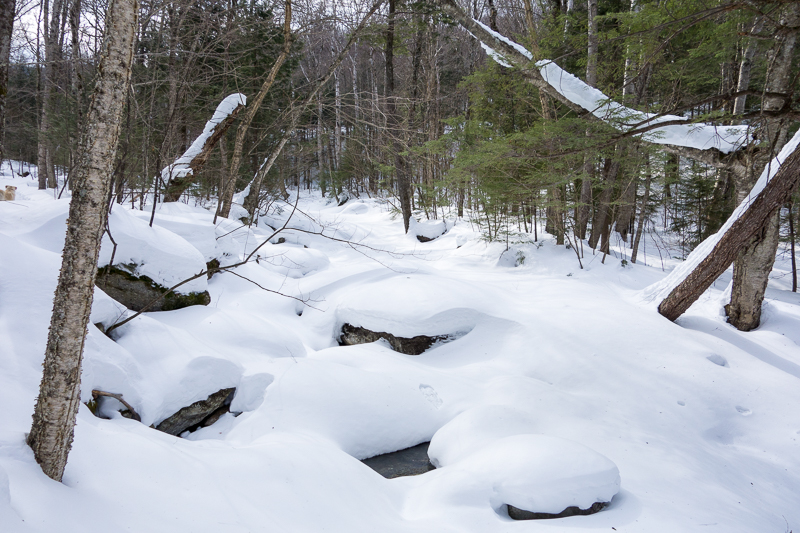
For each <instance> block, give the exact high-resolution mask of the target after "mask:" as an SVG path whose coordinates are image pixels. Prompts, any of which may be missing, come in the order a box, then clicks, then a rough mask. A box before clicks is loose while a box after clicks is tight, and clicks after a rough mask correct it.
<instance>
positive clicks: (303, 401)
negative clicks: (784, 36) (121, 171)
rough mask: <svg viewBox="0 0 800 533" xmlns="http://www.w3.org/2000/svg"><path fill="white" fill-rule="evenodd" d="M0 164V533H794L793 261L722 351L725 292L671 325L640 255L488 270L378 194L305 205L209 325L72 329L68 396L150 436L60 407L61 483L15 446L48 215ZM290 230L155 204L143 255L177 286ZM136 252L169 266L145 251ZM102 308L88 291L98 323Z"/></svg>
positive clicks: (55, 208) (522, 258)
mask: <svg viewBox="0 0 800 533" xmlns="http://www.w3.org/2000/svg"><path fill="white" fill-rule="evenodd" d="M15 168H16V167H15ZM3 170H4V171H5V173H4V174H3V175H2V177H0V187H4V186H5V185H9V184H10V185H16V186H18V190H17V200H16V201H15V202H0V250H2V252H0V339H2V341H3V342H2V348H1V349H0V531H2V532H17V531H24V532H27V531H41V532H50V531H61V532H72V531H76V532H77V531H88V530H102V531H137V532H151V531H187V532H189V531H191V532H205V531H208V532H212V531H213V532H245V531H249V532H258V531H270V532H272V531H286V532H306V531H308V532H317V531H336V532H339V531H341V532H348V533H350V532H362V531H363V532H369V533H374V532H392V531H398V532H400V531H402V532H405V531H420V532H432V533H433V532H435V533H443V532H451V531H452V532H456V531H458V532H461V531H463V532H499V531H548V532H556V531H569V532H575V531H582V530H592V531H597V530H604V531H613V530H612V528H614V529H615V530H616V531H629V532H636V531H640V532H648V533H659V532H664V533H675V532H691V531H703V532H712V531H716V532H724V533H730V532H779V533H786V532H788V531H790V530H793V529H795V530H796V529H800V410H798V408H797V406H798V405H800V387H799V386H798V385H800V381H798V380H800V348H799V347H798V343H800V333H799V332H800V296H798V295H797V294H793V293H791V292H789V291H788V290H787V283H788V284H789V286H790V283H791V282H790V281H787V280H789V279H790V278H789V276H787V275H786V270H787V268H789V267H788V266H787V265H788V262H789V259H788V256H786V255H782V256H781V258H780V259H779V261H778V263H777V265H776V271H775V272H774V273H773V275H774V278H775V279H774V280H773V283H772V285H771V288H770V290H769V291H768V293H767V302H766V304H765V306H766V307H765V313H764V323H763V325H762V327H760V328H759V329H757V330H756V331H753V332H750V333H741V332H738V331H737V330H735V329H733V328H731V327H730V326H728V325H727V324H726V323H725V321H724V319H723V317H722V315H721V305H722V303H723V291H724V289H725V285H726V280H725V279H723V280H721V281H720V282H718V283H717V284H716V286H715V287H716V288H712V289H711V290H709V291H708V293H707V294H706V295H705V296H704V297H703V298H702V299H701V300H700V301H699V302H698V303H697V304H695V306H694V307H693V308H692V309H690V311H689V313H687V314H686V315H685V316H684V317H682V318H681V319H680V320H679V321H678V323H677V324H674V323H671V322H669V321H667V320H665V319H664V318H662V317H661V316H660V315H658V314H657V313H656V312H655V311H654V310H653V309H652V308H650V307H649V306H646V305H644V304H642V303H641V301H642V298H641V290H642V289H644V288H645V287H647V286H649V285H651V284H652V283H655V282H657V281H659V280H661V279H662V278H663V277H664V276H665V275H666V272H665V271H664V270H662V261H661V259H662V258H660V257H659V255H658V253H657V250H656V247H655V246H654V244H655V243H654V241H651V242H648V244H647V256H646V257H645V256H643V255H642V252H641V251H640V256H639V257H640V259H639V262H638V264H636V265H627V266H623V265H622V264H621V261H620V257H621V256H619V253H621V252H622V250H618V251H617V256H616V257H615V256H609V257H608V258H606V261H605V264H602V263H601V257H600V256H591V253H590V252H591V251H590V250H589V249H588V248H586V247H584V252H585V257H584V260H583V263H584V266H585V267H586V268H585V269H580V267H579V266H578V261H577V259H576V256H575V253H574V251H573V250H568V249H565V248H564V247H556V246H555V244H554V243H553V241H552V240H550V239H545V240H544V242H543V243H539V244H534V243H529V244H515V245H513V246H512V247H511V248H510V249H509V250H508V251H506V248H505V244H500V243H491V244H487V243H486V242H485V241H484V240H482V239H481V238H480V235H478V234H477V233H475V232H474V231H473V230H472V228H471V226H470V224H469V223H467V222H464V221H456V223H455V225H454V226H453V225H452V224H451V223H448V224H443V225H442V227H443V228H444V229H447V231H446V233H445V234H444V235H443V236H441V237H439V238H437V239H435V240H433V241H431V242H427V243H420V242H419V241H418V240H417V239H416V238H415V237H414V236H412V235H405V234H404V233H403V226H402V221H401V220H400V219H398V218H394V219H393V218H392V216H391V214H390V213H389V212H388V211H387V209H386V207H385V205H384V204H381V203H379V202H378V201H376V200H359V199H352V200H350V201H348V202H347V203H345V204H344V205H342V206H337V204H336V202H329V201H327V200H326V199H321V198H319V196H318V195H309V196H305V193H304V196H303V197H301V199H300V200H299V203H298V212H296V213H295V215H294V218H293V219H292V221H291V222H290V226H293V227H296V228H300V229H302V230H304V231H302V232H300V231H294V232H292V231H286V232H283V233H281V234H280V235H279V236H281V237H283V238H284V239H285V242H282V243H278V242H279V241H278V237H279V236H276V237H273V238H272V240H271V241H272V242H274V243H276V244H266V245H264V246H263V247H262V248H261V249H260V250H259V253H258V255H259V261H258V263H255V262H253V263H250V264H248V265H245V266H243V267H239V268H238V269H236V271H235V272H236V273H237V274H239V275H240V276H243V277H238V276H236V275H234V274H230V273H222V274H217V275H215V276H214V277H213V278H212V279H211V280H208V282H207V288H208V290H209V292H210V294H211V304H210V305H209V306H207V307H203V306H194V307H190V308H185V309H181V310H178V311H168V312H159V313H147V314H145V315H142V316H141V317H139V318H136V319H134V320H133V321H131V322H130V323H128V324H127V325H125V326H122V327H120V328H119V329H117V330H116V331H115V332H114V333H113V334H112V335H113V336H114V337H115V340H113V341H112V340H111V339H109V338H108V337H106V336H105V335H103V334H102V333H101V332H100V330H99V329H97V328H96V327H94V326H90V331H89V336H88V339H87V342H86V351H85V356H84V367H83V378H82V379H83V382H82V390H83V394H82V399H83V400H84V401H87V400H89V399H90V395H91V390H92V389H93V388H97V389H102V390H105V391H110V392H115V393H122V394H123V395H124V398H125V399H126V400H127V401H128V402H129V403H131V404H132V405H133V406H134V407H135V408H136V410H137V411H138V412H139V414H140V415H141V417H142V422H143V423H139V422H135V421H132V420H129V419H126V418H122V417H121V416H116V417H115V418H113V419H111V420H102V419H99V418H96V417H94V416H93V415H92V414H91V412H90V411H89V409H88V408H86V407H85V406H81V410H80V412H79V414H78V423H77V427H76V433H75V442H74V445H73V448H72V452H71V454H70V458H69V463H68V465H67V470H66V475H65V478H64V483H63V484H59V483H56V482H54V481H52V480H50V479H49V478H47V477H46V476H45V475H44V474H42V472H41V470H40V469H39V467H38V465H37V464H36V463H35V461H34V459H33V455H32V452H31V450H30V449H29V448H28V447H27V446H26V445H25V433H26V432H27V431H28V430H29V427H30V422H31V414H32V412H33V406H34V402H35V397H36V395H37V392H38V386H39V380H40V378H41V363H42V359H43V354H44V346H45V341H46V336H47V327H48V324H49V315H50V310H51V305H52V295H53V290H54V287H55V283H56V278H57V274H58V270H59V267H60V257H59V253H58V251H59V247H60V245H61V242H62V240H63V234H64V229H65V226H64V221H65V217H66V207H65V206H66V203H67V201H68V200H66V199H62V200H55V199H54V198H53V194H52V191H50V192H43V191H38V190H37V189H36V188H35V187H27V186H26V185H25V183H26V181H27V182H32V179H31V177H28V178H22V177H19V176H17V177H13V178H12V177H11V175H10V174H9V173H8V167H7V165H4V167H3ZM114 211H115V212H116V211H119V214H118V215H117V216H116V217H115V218H112V227H111V229H112V233H113V232H114V226H113V224H114V221H115V220H117V221H119V220H128V222H130V224H129V227H130V228H134V230H129V233H136V230H135V227H138V226H137V225H136V224H135V223H132V222H131V220H135V219H136V218H141V219H144V220H149V216H146V215H149V213H143V212H137V211H130V210H129V208H128V207H124V206H120V205H116V206H114ZM291 211H292V205H284V206H283V209H282V212H280V213H278V212H275V213H272V214H271V215H270V216H269V217H264V218H262V222H261V224H260V226H259V227H258V228H253V230H246V229H245V228H241V227H240V224H238V223H237V222H236V221H234V220H222V221H221V222H219V223H218V225H217V226H216V227H215V226H214V225H213V224H212V223H211V221H212V219H213V211H208V210H206V209H203V208H200V207H191V206H187V205H184V204H171V205H170V204H167V205H164V206H162V208H161V209H160V211H159V213H158V215H157V216H156V226H157V227H158V228H159V229H158V230H157V231H155V230H152V235H156V236H157V235H166V234H167V233H168V234H169V238H170V239H171V241H170V242H171V243H173V244H171V245H170V246H169V247H168V248H169V249H168V250H166V251H164V253H167V252H169V253H173V254H179V255H182V256H185V257H188V258H189V259H191V261H189V260H188V259H187V261H184V262H183V263H180V265H179V267H180V268H181V269H184V270H185V269H187V268H188V269H189V270H191V268H193V267H192V266H191V265H195V266H196V264H199V263H198V262H199V257H200V256H203V257H204V258H205V259H206V260H207V259H209V258H211V257H221V258H222V262H223V264H232V263H234V262H236V261H237V260H241V257H242V254H244V253H249V252H251V251H252V250H254V249H255V248H256V247H257V246H258V245H259V244H260V243H261V242H263V241H264V239H266V238H267V237H269V236H270V235H272V233H273V230H272V229H270V227H268V226H267V224H269V225H270V226H272V227H279V226H281V225H282V224H283V223H284V222H285V220H286V217H288V215H289V213H291ZM123 213H124V214H123ZM165 232H166V233H165ZM122 233H123V232H122V231H121V232H120V234H122ZM140 233H142V232H140ZM318 233H324V234H325V235H327V236H330V237H334V238H336V239H342V240H348V241H350V243H349V244H348V243H347V242H342V240H331V239H327V238H325V237H323V236H321V235H318ZM420 234H422V232H421V231H420ZM142 235H143V233H142ZM143 238H144V237H143ZM145 248H146V249H148V250H155V251H153V252H150V253H152V254H153V257H152V258H151V259H150V260H151V263H152V264H153V265H158V268H160V269H163V264H161V263H159V261H160V260H163V258H164V255H158V252H157V250H159V248H158V246H151V247H150V248H147V247H144V248H137V250H140V249H145ZM183 250H186V252H185V253H184V252H183ZM104 253H107V252H104ZM131 257H133V255H131ZM135 259H136V260H137V261H146V260H147V259H148V257H144V258H141V257H138V256H136V258H135ZM192 261H194V263H192ZM645 263H646V265H647V266H645ZM676 263H678V261H676V260H673V259H669V258H666V260H665V261H664V265H665V267H666V271H667V272H668V271H669V270H670V269H671V268H674V266H675V264H676ZM187 265H188V266H187ZM149 272H151V273H153V272H155V274H153V275H155V276H162V280H163V281H165V282H167V281H168V280H169V279H172V278H171V277H170V276H175V275H177V276H180V275H182V274H180V273H169V272H162V271H161V270H158V269H157V268H155V267H154V268H153V269H152V270H150V271H149ZM158 272H162V273H161V274H158ZM181 272H182V271H181ZM245 278H247V279H245ZM157 281H158V280H157ZM264 289H268V290H270V291H279V292H282V293H284V294H286V295H290V296H294V297H296V298H298V299H300V300H304V301H305V303H302V302H300V301H298V300H297V299H291V298H287V297H285V296H280V295H278V294H275V293H274V292H268V291H266V290H264ZM122 313H124V310H121V309H120V307H119V305H115V303H114V302H113V301H111V300H110V298H108V297H107V296H105V295H104V294H102V293H101V292H100V291H99V290H98V291H97V292H96V296H95V306H94V310H93V317H92V321H93V322H94V323H96V322H103V323H104V324H105V325H106V326H108V325H111V324H112V323H113V322H114V321H115V320H117V319H118V317H119V316H120V315H121V314H122ZM345 322H347V323H351V324H354V325H359V326H362V327H365V328H369V329H373V330H377V331H387V332H390V333H393V334H395V335H397V336H405V337H410V336H414V335H422V334H424V335H434V336H438V335H451V334H452V335H454V337H455V340H452V341H450V342H444V343H437V344H436V345H434V347H432V348H431V349H430V350H428V351H427V352H425V353H424V354H422V355H419V356H407V355H403V354H400V353H397V352H394V351H392V350H391V349H390V348H389V346H388V344H387V343H385V342H383V341H379V342H376V343H373V344H365V345H359V346H346V347H340V346H338V344H337V342H336V337H337V334H338V332H339V330H340V328H341V326H342V324H343V323H345ZM456 334H457V335H456ZM232 386H235V387H237V393H236V397H235V399H234V402H233V405H232V410H234V411H242V414H241V415H240V416H238V417H234V416H233V415H232V414H227V415H224V416H223V417H222V418H221V419H220V420H219V421H218V422H217V423H216V424H214V425H212V426H210V427H208V428H204V429H201V430H198V431H197V432H195V433H192V434H190V435H188V436H187V438H183V439H181V438H177V437H172V436H170V435H167V434H164V433H161V432H158V431H156V430H153V429H150V428H149V426H150V424H152V423H158V422H159V421H160V420H162V419H163V418H165V417H166V416H168V415H170V414H171V413H173V412H175V411H176V410H177V409H179V408H180V407H182V406H185V405H188V404H190V403H192V402H194V401H197V400H201V399H204V398H205V397H206V396H208V395H209V394H211V393H213V392H215V391H217V390H219V389H222V388H225V387H232ZM431 439H432V444H431V448H430V450H429V454H430V456H431V459H432V460H433V462H434V464H435V465H437V466H438V468H437V469H436V470H434V471H431V472H429V473H426V474H423V475H420V476H416V477H405V478H397V479H393V480H387V479H384V478H383V477H381V476H380V475H378V474H377V473H375V472H374V471H372V470H371V469H370V468H368V467H367V466H365V465H364V464H362V463H361V462H360V461H359V459H362V458H366V457H370V456H373V455H376V454H380V453H384V452H390V451H394V450H398V449H402V448H405V447H408V446H412V445H415V444H418V443H420V442H424V441H428V440H431ZM617 476H618V477H617ZM618 483H619V485H618ZM614 493H616V495H615V496H614V498H613V500H612V502H611V505H610V506H609V507H608V508H607V509H605V510H603V511H602V512H600V513H597V514H595V515H591V516H574V517H569V518H562V519H556V520H545V521H541V520H539V521H513V520H511V519H510V518H509V517H508V516H507V515H505V514H504V510H503V507H502V504H503V503H509V504H512V505H517V506H520V507H524V506H526V505H527V506H531V505H533V506H539V507H540V510H542V511H543V512H548V510H547V509H551V511H552V510H555V509H556V508H557V507H559V506H562V505H563V504H564V503H565V502H572V503H569V504H570V505H579V506H585V504H586V503H587V502H591V501H592V500H597V499H598V498H599V499H602V498H606V497H610V496H611V495H613V494H614Z"/></svg>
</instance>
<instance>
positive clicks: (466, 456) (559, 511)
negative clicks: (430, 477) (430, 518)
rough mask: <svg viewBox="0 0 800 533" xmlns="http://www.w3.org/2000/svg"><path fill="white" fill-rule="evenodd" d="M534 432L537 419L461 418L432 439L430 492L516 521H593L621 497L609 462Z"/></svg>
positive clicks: (498, 414)
mask: <svg viewBox="0 0 800 533" xmlns="http://www.w3.org/2000/svg"><path fill="white" fill-rule="evenodd" d="M535 431H536V422H535V420H534V419H533V418H532V417H530V416H528V415H526V414H525V413H522V412H521V411H518V410H516V409H514V408H511V407H505V406H484V407H481V408H477V409H470V410H468V411H465V412H464V413H462V414H461V415H459V416H457V417H456V418H454V419H453V420H451V421H450V422H449V423H447V424H445V425H444V426H443V427H442V428H440V429H439V431H437V432H436V434H435V435H434V436H433V439H431V444H430V447H429V448H428V456H429V458H430V460H431V463H432V464H433V465H434V466H436V467H437V472H441V477H439V478H437V479H436V480H435V481H434V482H433V487H430V488H429V489H427V490H429V491H431V490H435V491H436V492H438V493H440V494H441V495H449V497H458V498H469V499H473V498H486V499H488V503H489V504H490V505H491V506H492V507H493V508H494V509H496V510H498V511H500V510H501V509H507V510H508V513H509V516H511V517H512V518H515V519H530V518H555V517H561V516H571V515H575V514H590V513H593V512H597V511H600V510H601V509H603V508H604V507H605V506H606V505H607V504H608V502H610V501H611V499H612V498H613V497H614V495H616V494H617V492H619V487H620V476H619V470H618V469H617V466H616V465H615V464H614V463H613V462H612V461H611V460H609V459H608V458H607V457H605V456H603V455H601V454H599V453H597V452H596V451H594V450H592V449H590V448H588V447H586V446H584V445H582V444H579V443H577V442H573V441H570V440H566V439H562V438H558V437H551V436H547V435H540V434H536V433H535ZM465 479H468V480H470V481H469V483H464V480H465ZM464 491H467V492H469V493H470V494H465V493H464ZM456 495H459V496H456Z"/></svg>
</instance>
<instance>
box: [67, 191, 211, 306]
mask: <svg viewBox="0 0 800 533" xmlns="http://www.w3.org/2000/svg"><path fill="white" fill-rule="evenodd" d="M108 225H109V228H110V230H111V235H112V237H113V239H114V240H113V242H116V243H117V248H116V251H114V244H113V242H112V241H111V238H109V236H108V233H106V234H104V235H103V243H102V246H101V247H100V258H99V261H98V265H99V266H106V265H108V264H109V262H110V261H111V255H112V253H113V255H114V266H117V267H118V268H122V269H124V270H128V271H130V272H131V274H134V275H135V276H147V277H149V278H150V279H152V280H153V281H155V282H156V283H158V284H159V285H161V286H163V287H172V286H173V285H177V284H178V283H180V282H181V281H183V280H185V279H187V278H190V277H192V276H194V275H195V274H198V273H200V272H202V271H203V270H205V269H206V260H205V258H204V257H203V254H202V253H201V252H200V251H199V250H198V249H197V248H195V247H194V246H192V245H191V244H190V243H189V241H187V240H186V239H184V238H183V237H181V236H179V235H178V234H176V233H173V232H171V231H169V230H167V229H165V228H163V227H161V226H160V225H156V224H154V225H153V227H150V226H149V224H148V222H146V221H145V220H143V219H142V218H139V217H136V216H133V215H132V214H131V212H130V210H128V209H127V208H126V207H123V206H121V205H118V206H116V207H115V208H114V209H113V210H112V212H111V214H110V215H109V217H108ZM62 247H63V245H62ZM207 287H208V284H207V282H206V279H205V277H200V278H197V279H195V280H192V281H190V282H189V283H187V284H185V285H182V286H180V287H178V288H177V289H176V292H180V293H183V294H189V293H191V292H202V291H205V290H206V288H207Z"/></svg>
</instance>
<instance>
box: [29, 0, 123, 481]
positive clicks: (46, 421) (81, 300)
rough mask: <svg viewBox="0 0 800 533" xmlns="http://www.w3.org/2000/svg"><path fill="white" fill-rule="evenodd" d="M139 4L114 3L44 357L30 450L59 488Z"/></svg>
mask: <svg viewBox="0 0 800 533" xmlns="http://www.w3.org/2000/svg"><path fill="white" fill-rule="evenodd" d="M138 11H139V10H138V1H137V0H111V2H110V3H109V5H108V12H107V14H106V29H105V37H104V41H103V49H102V53H101V57H100V62H99V64H98V67H97V69H98V75H97V82H96V85H95V89H94V94H93V96H92V102H91V106H90V108H89V113H88V115H87V129H86V131H85V133H84V135H83V139H82V143H81V144H82V147H81V153H80V163H79V165H78V168H77V169H76V170H75V175H74V177H73V180H74V181H73V182H72V183H73V196H72V201H71V203H70V211H69V227H68V228H67V237H66V241H65V244H64V254H63V262H62V266H61V273H60V274H59V278H58V286H57V288H56V293H55V299H54V302H53V316H52V318H51V321H50V332H49V334H48V338H47V348H46V350H45V360H44V375H43V377H42V382H41V386H40V389H39V398H38V400H37V402H36V409H35V412H34V414H33V426H32V428H31V432H30V435H29V436H28V444H29V445H30V447H31V448H32V449H33V453H34V456H35V457H36V461H37V462H38V463H39V464H40V465H41V467H42V470H43V471H44V473H45V474H47V475H48V476H50V477H51V478H52V479H54V480H56V481H61V478H62V476H63V475H64V468H65V467H66V464H67V456H68V454H69V451H70V448H71V446H72V438H73V431H74V426H75V417H76V415H77V413H78V405H79V403H80V376H81V357H82V354H83V344H84V340H85V337H86V327H87V325H88V322H89V313H90V311H91V308H92V298H93V294H94V281H95V276H96V274H97V257H98V254H99V251H100V242H101V238H102V235H103V229H104V227H105V223H106V220H107V217H108V198H109V194H110V188H111V175H112V170H113V164H114V157H115V155H116V150H117V143H118V140H119V132H120V124H121V121H122V111H123V108H124V106H125V101H126V98H127V96H128V88H129V86H130V78H131V62H132V60H133V48H134V39H135V35H136V29H137V26H138Z"/></svg>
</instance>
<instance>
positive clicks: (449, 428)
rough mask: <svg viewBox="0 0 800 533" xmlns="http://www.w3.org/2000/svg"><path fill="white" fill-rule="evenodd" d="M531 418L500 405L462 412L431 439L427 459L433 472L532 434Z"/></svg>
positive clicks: (533, 424)
mask: <svg viewBox="0 0 800 533" xmlns="http://www.w3.org/2000/svg"><path fill="white" fill-rule="evenodd" d="M535 428H536V422H535V420H534V419H533V417H532V416H530V415H528V414H526V413H524V412H523V411H519V410H517V409H514V408H513V407H507V406H502V405H486V406H479V407H474V408H472V409H468V410H467V411H464V412H463V413H461V414H460V415H458V416H457V417H455V418H454V419H453V420H451V421H450V422H448V423H447V424H446V425H445V426H444V427H442V428H441V429H439V431H437V432H436V434H435V435H434V436H433V439H431V444H430V447H429V448H428V457H429V458H430V460H431V464H433V466H435V467H436V468H441V467H443V466H447V465H452V464H455V463H457V462H459V461H461V460H462V459H465V458H466V457H468V456H470V455H471V454H473V453H475V452H477V451H479V450H481V449H482V448H484V447H486V446H487V445H489V444H490V443H492V442H493V441H496V440H498V439H500V438H504V437H510V436H513V435H519V434H525V433H535V432H536V430H535Z"/></svg>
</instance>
